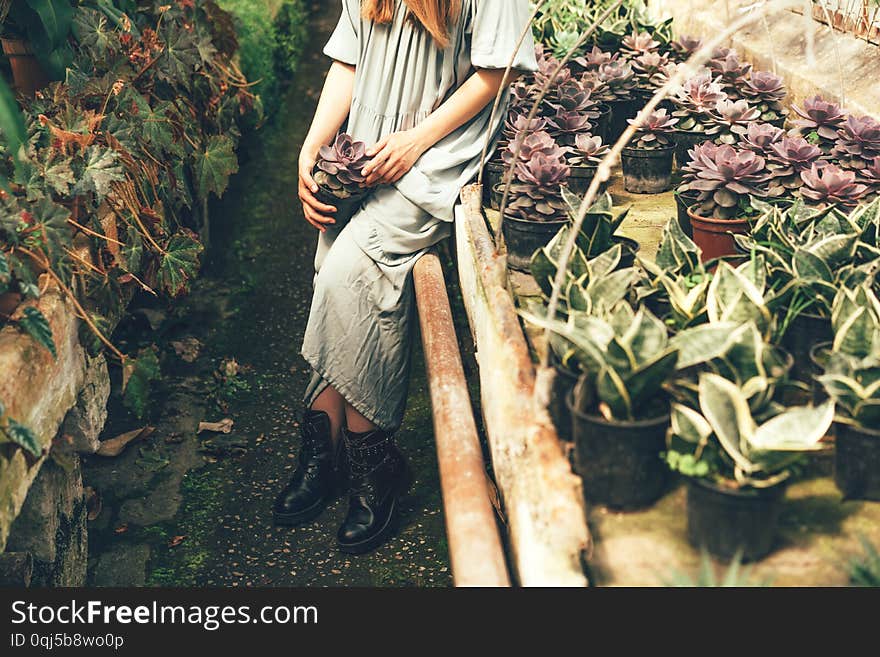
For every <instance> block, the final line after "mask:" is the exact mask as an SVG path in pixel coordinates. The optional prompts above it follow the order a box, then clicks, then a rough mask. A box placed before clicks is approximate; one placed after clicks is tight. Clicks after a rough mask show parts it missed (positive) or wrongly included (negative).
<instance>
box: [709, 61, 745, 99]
mask: <svg viewBox="0 0 880 657" xmlns="http://www.w3.org/2000/svg"><path fill="white" fill-rule="evenodd" d="M715 55H716V56H714V57H712V58H711V59H710V60H709V62H708V63H707V66H708V68H709V70H710V71H712V75H713V76H715V78H716V79H717V80H718V82H719V83H720V84H721V87H722V88H723V89H724V90H725V91H726V92H727V95H728V96H730V98H731V99H733V100H738V99H739V98H741V97H742V90H743V88H745V87H746V85H747V81H748V76H749V73H751V71H752V65H751V64H749V63H747V62H741V61H740V59H739V54H738V53H737V52H736V51H735V50H732V49H727V50H726V49H724V48H719V49H716V51H715Z"/></svg>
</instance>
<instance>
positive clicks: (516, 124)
mask: <svg viewBox="0 0 880 657" xmlns="http://www.w3.org/2000/svg"><path fill="white" fill-rule="evenodd" d="M528 112H529V110H528V109H527V108H521V107H515V106H511V108H510V111H509V112H508V114H507V117H506V118H505V120H504V126H503V128H502V129H501V137H500V138H499V140H498V144H497V145H496V149H495V153H494V154H493V156H492V158H491V159H490V160H489V161H488V162H486V166H485V167H484V169H483V200H484V201H485V202H486V204H487V205H489V207H491V208H492V209H493V210H497V209H498V207H499V202H500V195H499V191H498V190H499V189H500V184H501V183H503V182H506V179H505V177H504V176H505V174H506V173H507V171H508V170H509V167H508V166H507V165H506V164H505V162H504V153H505V152H507V151H510V148H509V146H510V144H511V142H513V141H514V140H515V139H516V138H517V137H519V136H521V135H530V134H533V133H536V132H542V131H543V132H546V128H547V119H545V118H543V117H541V116H536V117H535V118H534V119H532V120H531V121H529V119H528ZM512 155H513V151H511V152H510V156H509V157H510V159H512Z"/></svg>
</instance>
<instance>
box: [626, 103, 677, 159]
mask: <svg viewBox="0 0 880 657" xmlns="http://www.w3.org/2000/svg"><path fill="white" fill-rule="evenodd" d="M627 122H628V123H629V124H630V125H634V126H636V134H635V136H634V137H633V141H632V144H631V146H630V147H631V148H636V149H640V150H657V149H660V148H669V147H671V146H674V140H673V137H672V133H673V131H674V129H675V124H676V123H678V119H676V118H673V117H671V116H669V115H668V114H667V113H666V110H665V109H659V110H655V111H654V112H651V114H649V115H648V116H647V117H645V120H644V121H643V122H641V123H639V122H638V119H637V118H636V119H627Z"/></svg>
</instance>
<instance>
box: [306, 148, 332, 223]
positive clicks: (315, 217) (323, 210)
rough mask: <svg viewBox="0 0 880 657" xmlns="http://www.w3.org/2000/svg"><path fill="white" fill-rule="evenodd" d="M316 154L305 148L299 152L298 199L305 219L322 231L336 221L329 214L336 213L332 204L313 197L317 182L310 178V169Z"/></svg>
mask: <svg viewBox="0 0 880 657" xmlns="http://www.w3.org/2000/svg"><path fill="white" fill-rule="evenodd" d="M316 156H317V153H314V154H312V153H310V152H307V150H306V149H305V148H304V149H303V150H302V152H301V153H300V156H299V200H300V201H302V206H303V214H304V215H305V218H306V221H308V222H309V223H310V224H312V226H314V227H315V228H317V229H318V230H320V231H321V232H322V233H323V232H325V231H326V230H327V226H331V225H333V224H335V223H336V220H335V219H333V217H332V216H329V215H333V214H335V213H336V208H335V207H333V206H332V205H325V204H324V203H321V202H320V201H319V200H318V199H316V198H315V192H317V191H318V184H317V183H316V182H315V180H314V178H312V170H313V169H314V168H315V161H316Z"/></svg>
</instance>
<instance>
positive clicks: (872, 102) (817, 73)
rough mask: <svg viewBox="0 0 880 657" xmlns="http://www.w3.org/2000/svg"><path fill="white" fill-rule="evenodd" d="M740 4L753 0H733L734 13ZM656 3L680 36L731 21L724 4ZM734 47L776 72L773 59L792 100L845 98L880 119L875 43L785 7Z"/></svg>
mask: <svg viewBox="0 0 880 657" xmlns="http://www.w3.org/2000/svg"><path fill="white" fill-rule="evenodd" d="M739 4H749V3H737V2H735V1H731V2H730V6H731V12H733V11H734V10H735V8H736V7H737V6H738V5H739ZM652 6H653V7H654V9H655V10H656V11H657V12H658V13H659V14H662V15H667V16H669V15H671V16H673V17H674V18H675V26H676V32H677V33H678V34H693V35H696V36H703V37H705V36H707V35H712V34H717V33H718V32H719V31H721V30H722V29H724V28H725V27H726V26H727V25H728V24H729V21H728V20H727V18H728V17H727V14H726V11H725V9H724V3H719V2H709V3H707V2H700V1H698V0H655V1H654V2H653V3H652ZM807 21H808V22H807ZM805 26H810V29H811V30H812V33H813V35H814V40H815V45H814V50H815V62H809V61H807V56H806V34H807V31H806V28H805ZM730 45H731V46H732V47H734V48H736V49H737V50H738V51H739V52H740V53H741V54H742V55H743V56H745V57H746V58H747V59H748V60H749V61H751V62H753V63H754V64H755V66H757V67H759V68H761V69H765V70H772V69H773V64H772V61H773V58H774V57H775V59H776V64H777V74H778V75H780V76H782V78H783V79H784V80H785V83H786V84H787V85H788V88H789V93H790V97H789V102H793V103H800V102H802V101H803V99H804V98H808V97H811V96H814V95H816V94H820V95H822V96H824V97H825V98H827V99H834V100H838V101H840V100H842V101H843V104H844V105H845V106H846V107H847V108H849V110H850V111H852V112H855V113H861V114H870V115H872V116H874V117H875V118H878V119H880V84H878V80H880V48H878V47H877V46H876V45H874V44H871V43H867V42H865V41H864V40H863V39H858V38H856V37H855V36H852V35H849V34H844V33H842V32H838V31H834V30H831V29H830V28H828V27H827V26H825V25H822V24H820V23H819V22H818V21H815V20H813V19H812V17H810V18H809V19H805V18H804V17H803V16H802V15H800V14H796V13H794V12H791V11H787V10H784V11H779V12H777V13H776V14H774V15H772V16H769V17H768V18H767V26H766V27H765V26H764V25H762V23H761V22H760V21H759V22H758V23H756V24H755V25H753V26H751V27H749V28H747V29H744V30H742V31H741V32H740V33H738V34H736V35H734V37H733V38H732V39H731V43H730ZM838 54H839V57H838ZM838 61H840V67H838ZM840 68H842V77H843V92H844V96H845V97H844V98H843V99H841V76H840Z"/></svg>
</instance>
